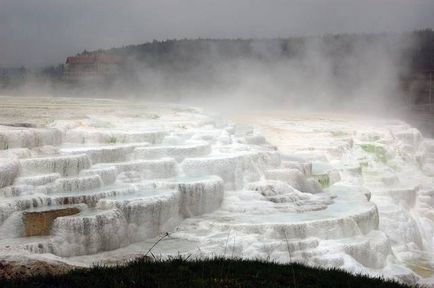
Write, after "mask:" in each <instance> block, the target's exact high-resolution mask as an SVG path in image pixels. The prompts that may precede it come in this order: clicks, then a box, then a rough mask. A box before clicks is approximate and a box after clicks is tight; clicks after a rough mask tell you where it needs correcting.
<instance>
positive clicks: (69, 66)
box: [64, 55, 122, 80]
mask: <svg viewBox="0 0 434 288" xmlns="http://www.w3.org/2000/svg"><path fill="white" fill-rule="evenodd" d="M121 64H122V58H121V57H119V56H114V55H83V56H70V57H67V58H66V62H65V67H64V77H65V79H66V80H80V79H105V78H108V77H111V76H114V75H116V74H117V73H118V72H119V67H120V65H121Z"/></svg>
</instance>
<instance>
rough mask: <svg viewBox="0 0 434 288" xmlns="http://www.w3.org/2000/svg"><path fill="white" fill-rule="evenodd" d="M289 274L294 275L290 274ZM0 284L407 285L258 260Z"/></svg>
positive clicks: (83, 272) (87, 272) (159, 265)
mask: <svg viewBox="0 0 434 288" xmlns="http://www.w3.org/2000/svg"><path fill="white" fill-rule="evenodd" d="M293 276H295V279H294V277H293ZM0 287H2V288H3V287H4V288H7V287H23V288H24V287H25V288H31V287H41V288H42V287H65V288H67V287H104V288H108V287H205V288H209V287H294V288H311V287H327V288H328V287H337V288H339V287H345V288H356V287H366V288H374V287H408V286H405V285H402V284H398V283H396V282H393V281H385V280H382V279H374V278H368V277H365V276H359V275H351V274H349V273H346V272H343V271H340V270H334V269H332V270H326V269H318V268H310V267H306V266H303V265H299V264H289V265H288V264H285V265H284V264H277V263H270V262H264V261H248V260H236V259H235V260H228V259H219V258H217V259H210V260H200V261H199V260H193V261H186V260H183V259H172V260H167V261H155V262H150V261H146V260H145V259H142V260H136V261H133V262H131V263H129V264H128V265H125V266H116V267H94V268H91V269H80V270H74V271H71V272H69V273H67V274H64V275H58V276H35V277H32V278H27V279H21V280H14V281H5V280H0Z"/></svg>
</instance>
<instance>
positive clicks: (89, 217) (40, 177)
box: [0, 97, 434, 283]
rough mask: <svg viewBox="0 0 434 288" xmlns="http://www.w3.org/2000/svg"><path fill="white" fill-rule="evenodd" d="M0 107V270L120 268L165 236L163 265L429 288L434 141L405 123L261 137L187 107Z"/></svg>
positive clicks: (273, 126)
mask: <svg viewBox="0 0 434 288" xmlns="http://www.w3.org/2000/svg"><path fill="white" fill-rule="evenodd" d="M1 100H2V101H1V102H0V112H1V113H0V123H4V124H7V125H0V149H1V150H0V257H14V255H25V257H29V258H31V259H37V260H38V261H40V260H41V259H43V260H45V261H48V262H50V261H60V262H63V263H66V264H68V265H84V266H86V265H91V264H93V263H95V262H97V263H101V262H103V263H104V262H109V263H112V262H113V261H116V259H119V260H122V261H124V260H125V257H136V256H137V255H143V253H145V252H146V251H147V250H148V249H149V248H150V247H151V246H152V245H153V243H155V241H157V240H158V239H159V237H161V235H164V234H165V233H167V232H168V233H169V235H170V236H169V237H165V238H164V239H163V241H161V242H159V244H158V246H157V247H154V250H153V254H154V255H160V256H161V257H165V256H167V255H177V254H178V253H180V254H184V253H186V254H188V255H191V257H193V258H194V257H209V256H211V255H221V256H225V257H244V258H263V259H269V260H274V261H281V262H286V261H297V262H302V263H305V264H309V265H321V266H325V267H339V268H343V269H346V270H349V271H352V272H355V273H368V274H371V275H381V276H384V277H392V278H395V279H399V280H401V281H404V282H408V283H416V282H418V281H429V277H430V274H429V273H422V272H421V271H422V268H424V269H428V270H426V271H429V269H430V267H433V264H432V263H434V262H433V261H432V257H431V255H433V254H432V252H430V251H431V250H430V249H432V247H433V243H432V241H433V236H434V232H433V231H434V224H433V221H434V216H433V215H434V214H433V211H434V210H433V205H434V200H433V199H434V198H433V197H434V193H432V192H433V191H432V188H430V187H432V184H433V183H434V182H433V179H434V178H432V177H433V176H434V172H433V171H434V169H433V168H432V167H434V160H433V159H434V156H433V155H434V144H433V143H434V142H433V140H429V139H424V138H423V137H422V136H421V135H420V133H419V132H418V131H417V130H416V129H414V128H411V127H409V126H408V125H406V124H405V123H402V122H400V121H385V120H377V121H375V122H370V121H367V120H366V121H365V120H364V121H361V120H355V119H334V118H331V119H328V118H327V117H321V120H317V119H318V118H314V117H313V116H311V117H305V118H303V117H301V116H297V117H295V116H294V117H293V118H291V117H289V116H287V115H283V116H282V115H281V114H273V115H271V116H270V115H268V116H264V115H262V116H261V115H255V117H252V118H247V121H246V119H244V121H246V122H248V123H250V124H252V127H253V128H252V127H249V126H246V125H234V124H231V123H228V122H225V121H222V120H221V119H218V118H216V117H211V116H208V115H206V114H204V113H203V112H201V111H200V110H198V109H194V108H189V107H185V106H180V105H167V104H164V105H162V104H149V103H148V104H146V103H131V102H126V101H125V102H123V101H109V100H97V99H67V98H57V99H56V98H54V99H53V98H47V99H36V98H30V99H25V98H7V97H3V98H1ZM77 108H80V109H77ZM261 117H262V118H261ZM29 119H32V120H33V121H34V123H32V125H18V124H14V123H28V122H29V121H30V120H29ZM237 122H242V121H241V120H239V119H237ZM260 131H261V132H262V133H263V135H265V136H266V137H264V136H262V135H261V133H260ZM267 140H268V141H270V143H272V144H273V145H275V146H273V145H271V144H270V143H269V142H267ZM276 147H278V149H277V148H276ZM421 267H422V268H421ZM424 271H425V270H424ZM422 276H423V277H425V279H423V280H421V279H422ZM427 279H428V280H427Z"/></svg>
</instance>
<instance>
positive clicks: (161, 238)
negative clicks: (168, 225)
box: [145, 232, 169, 257]
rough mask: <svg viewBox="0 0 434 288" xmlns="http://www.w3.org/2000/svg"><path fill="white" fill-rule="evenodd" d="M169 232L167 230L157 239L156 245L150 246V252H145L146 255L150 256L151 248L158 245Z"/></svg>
mask: <svg viewBox="0 0 434 288" xmlns="http://www.w3.org/2000/svg"><path fill="white" fill-rule="evenodd" d="M168 236H169V233H168V232H166V233H164V234H163V236H161V237H160V239H158V240H157V242H155V243H154V245H152V246H151V248H149V250H148V252H146V253H145V257H146V256H148V254H149V253H150V252H151V250H152V249H153V248H154V247H155V246H157V244H158V243H160V241H161V240H163V239H164V238H166V237H168Z"/></svg>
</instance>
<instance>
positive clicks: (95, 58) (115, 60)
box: [66, 55, 121, 64]
mask: <svg viewBox="0 0 434 288" xmlns="http://www.w3.org/2000/svg"><path fill="white" fill-rule="evenodd" d="M93 63H108V64H119V63H121V57H119V56H114V55H85V56H70V57H67V58H66V64H93Z"/></svg>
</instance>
